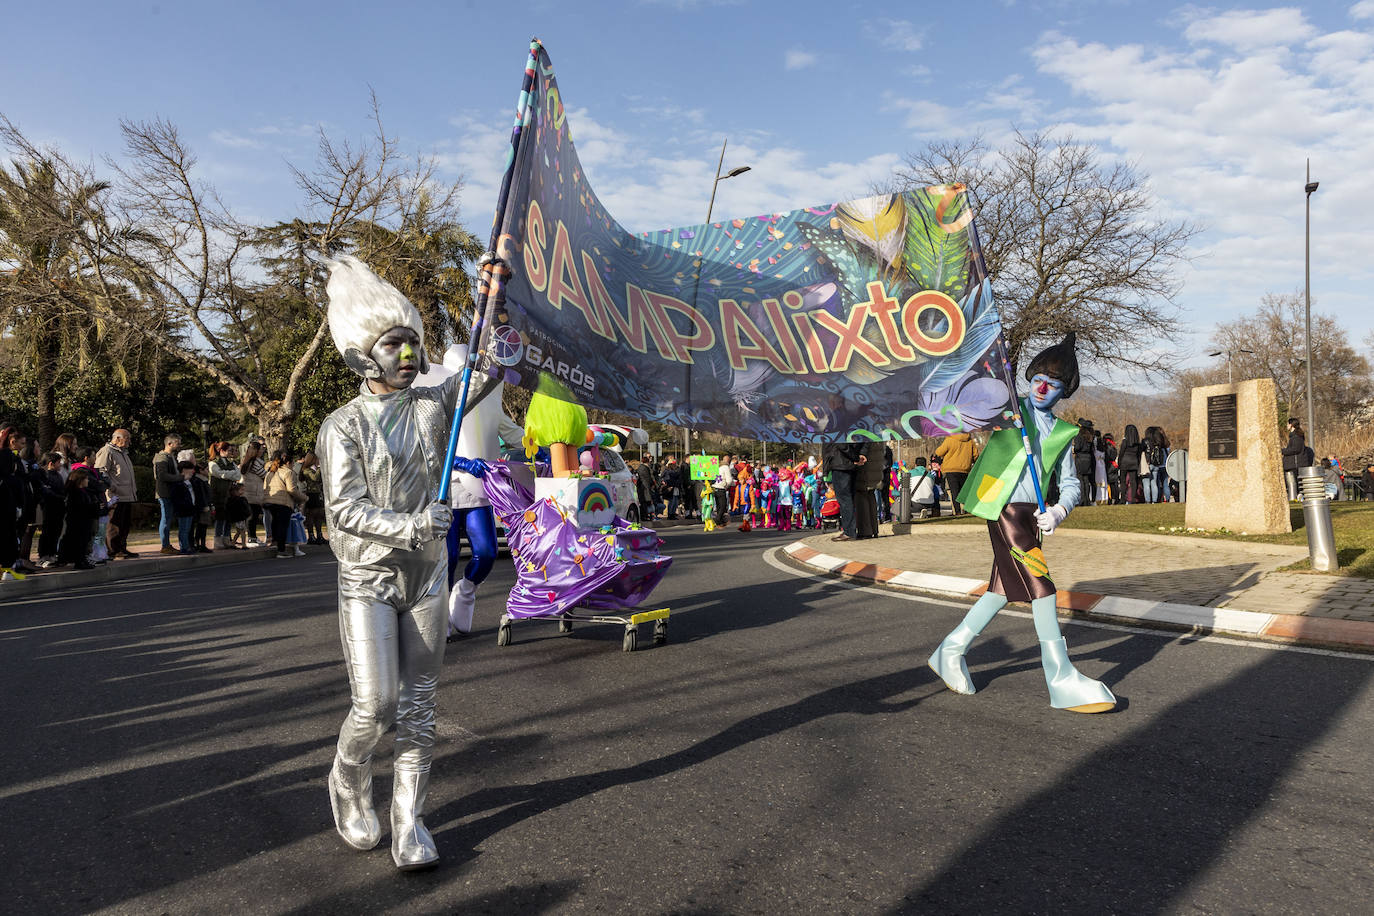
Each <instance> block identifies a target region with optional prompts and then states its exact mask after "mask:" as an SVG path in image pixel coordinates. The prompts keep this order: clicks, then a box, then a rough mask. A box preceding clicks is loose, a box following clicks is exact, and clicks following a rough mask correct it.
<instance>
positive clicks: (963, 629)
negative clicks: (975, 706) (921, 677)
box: [926, 623, 978, 694]
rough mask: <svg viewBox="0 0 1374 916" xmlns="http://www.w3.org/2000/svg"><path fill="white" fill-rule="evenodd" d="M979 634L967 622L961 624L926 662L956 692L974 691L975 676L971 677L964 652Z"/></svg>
mask: <svg viewBox="0 0 1374 916" xmlns="http://www.w3.org/2000/svg"><path fill="white" fill-rule="evenodd" d="M977 635H978V631H977V630H974V629H972V628H970V627H969V626H968V625H967V624H963V623H961V624H959V625H958V626H957V627H955V628H954V629H953V630H951V631H950V634H949V635H948V636H946V637H945V641H944V642H942V643H940V645H939V646H938V647H937V648H936V649H935V651H934V652H933V653H931V656H930V659H929V660H928V661H927V662H926V664H927V665H929V666H930V670H931V671H934V672H935V673H936V674H938V675H940V680H942V681H944V682H945V686H946V687H948V688H949V689H950V690H953V691H954V692H955V693H962V694H971V693H973V692H974V688H973V678H971V677H969V673H968V665H967V664H966V663H965V662H964V653H965V652H967V651H968V647H969V643H971V642H973V640H974V638H975V637H976V636H977Z"/></svg>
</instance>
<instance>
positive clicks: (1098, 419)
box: [1055, 385, 1188, 444]
mask: <svg viewBox="0 0 1374 916" xmlns="http://www.w3.org/2000/svg"><path fill="white" fill-rule="evenodd" d="M1055 413H1056V414H1057V415H1058V416H1060V417H1062V418H1063V419H1065V420H1068V421H1069V422H1070V423H1077V422H1078V420H1079V418H1080V417H1081V418H1083V419H1086V420H1091V421H1092V423H1093V427H1094V428H1096V429H1099V430H1101V431H1103V432H1106V433H1111V434H1112V436H1113V437H1114V438H1115V439H1116V440H1117V441H1118V442H1119V441H1121V435H1122V433H1123V432H1124V431H1125V429H1126V424H1127V423H1134V424H1135V426H1136V429H1137V430H1138V431H1139V432H1140V433H1141V435H1144V433H1145V429H1146V427H1150V426H1162V427H1164V432H1165V434H1166V435H1168V437H1169V441H1170V442H1171V443H1175V444H1181V443H1183V442H1186V441H1187V438H1188V405H1187V404H1185V403H1182V401H1181V399H1179V398H1177V397H1174V396H1173V393H1172V392H1170V391H1167V390H1166V391H1163V392H1161V393H1160V394H1158V395H1147V394H1135V393H1132V392H1129V391H1119V390H1117V389H1115V388H1104V387H1102V386H1099V385H1083V386H1082V387H1080V388H1079V389H1078V391H1076V392H1074V395H1073V397H1072V398H1070V399H1069V400H1067V401H1063V402H1061V403H1060V405H1059V408H1058V409H1056V410H1055Z"/></svg>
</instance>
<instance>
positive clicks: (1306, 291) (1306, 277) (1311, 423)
mask: <svg viewBox="0 0 1374 916" xmlns="http://www.w3.org/2000/svg"><path fill="white" fill-rule="evenodd" d="M1303 190H1304V191H1306V192H1307V206H1306V211H1307V212H1306V226H1305V227H1304V230H1303V247H1304V258H1303V282H1302V286H1303V299H1304V301H1305V302H1306V306H1307V307H1306V314H1307V444H1308V447H1310V448H1311V449H1312V454H1314V455H1315V454H1316V453H1317V421H1316V414H1315V413H1314V411H1313V410H1312V394H1313V392H1312V192H1313V191H1315V190H1317V182H1315V181H1313V180H1312V160H1311V159H1308V160H1307V184H1306V185H1304V186H1303Z"/></svg>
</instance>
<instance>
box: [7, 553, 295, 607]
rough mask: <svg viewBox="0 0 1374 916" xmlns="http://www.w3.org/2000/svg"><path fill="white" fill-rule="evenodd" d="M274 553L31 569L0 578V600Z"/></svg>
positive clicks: (200, 555)
mask: <svg viewBox="0 0 1374 916" xmlns="http://www.w3.org/2000/svg"><path fill="white" fill-rule="evenodd" d="M154 549H156V548H154ZM273 553H274V551H273V550H272V548H270V547H262V548H249V549H247V550H216V551H213V552H211V553H197V554H192V555H190V556H184V557H182V556H177V557H170V556H162V555H160V554H153V555H152V556H145V557H136V558H135V559H132V560H112V561H110V562H108V563H105V564H104V565H101V566H97V567H96V568H95V569H67V570H61V571H58V572H51V571H44V572H40V573H30V574H28V575H26V576H25V577H24V578H23V579H22V580H12V581H8V582H0V602H3V601H8V600H10V599H12V598H31V597H33V596H35V595H47V594H51V593H53V592H61V591H66V590H67V589H74V588H84V587H86V586H89V585H99V584H101V583H103V582H118V581H120V580H123V579H137V578H141V577H143V576H156V575H161V574H163V573H173V572H180V571H183V570H187V569H194V568H197V567H201V566H223V565H225V564H228V563H247V562H249V561H251V560H263V559H271V558H273ZM307 556H308V554H307Z"/></svg>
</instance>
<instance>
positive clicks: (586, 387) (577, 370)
mask: <svg viewBox="0 0 1374 916" xmlns="http://www.w3.org/2000/svg"><path fill="white" fill-rule="evenodd" d="M525 362H527V363H529V364H530V365H531V366H534V367H535V368H537V369H539V370H540V371H542V372H547V373H549V374H550V375H552V376H553V377H554V378H557V379H558V380H559V381H562V382H564V383H565V384H567V385H568V386H569V387H572V388H580V389H581V390H583V391H585V392H586V393H588V394H591V393H592V392H593V391H595V390H596V377H595V376H593V375H592V374H591V373H588V372H583V371H582V367H581V366H570V365H568V364H567V363H565V362H562V361H561V360H556V359H554V358H553V357H552V356H550V355H549V354H547V353H545V352H544V350H543V348H541V347H537V346H535V345H534V344H526V346H525Z"/></svg>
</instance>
